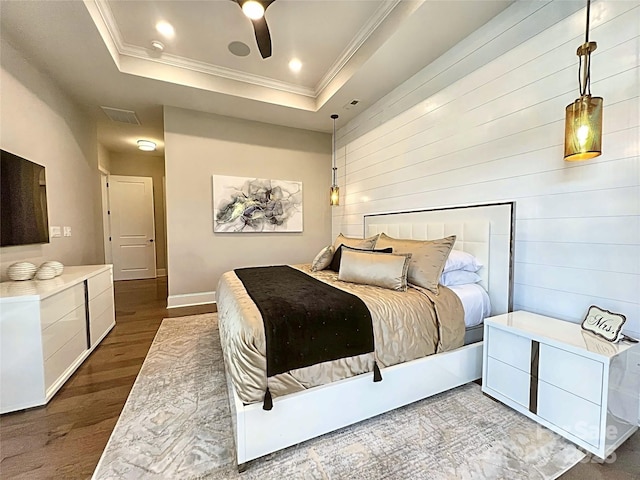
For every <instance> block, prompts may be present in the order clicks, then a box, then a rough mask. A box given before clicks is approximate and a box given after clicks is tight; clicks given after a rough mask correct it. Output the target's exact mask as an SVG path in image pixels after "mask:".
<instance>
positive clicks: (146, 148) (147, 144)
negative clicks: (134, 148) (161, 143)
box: [137, 140, 156, 152]
mask: <svg viewBox="0 0 640 480" xmlns="http://www.w3.org/2000/svg"><path fill="white" fill-rule="evenodd" d="M137 143H138V148H139V149H140V150H142V151H143V152H153V151H154V150H155V149H156V144H155V142H152V141H151V140H138V142H137Z"/></svg>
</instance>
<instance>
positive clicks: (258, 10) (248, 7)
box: [242, 0, 264, 20]
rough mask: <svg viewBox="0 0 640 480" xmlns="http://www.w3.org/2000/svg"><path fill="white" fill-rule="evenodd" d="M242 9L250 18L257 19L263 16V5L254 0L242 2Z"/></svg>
mask: <svg viewBox="0 0 640 480" xmlns="http://www.w3.org/2000/svg"><path fill="white" fill-rule="evenodd" d="M242 11H243V12H244V14H245V15H246V16H247V17H249V18H250V19H251V20H258V19H260V18H262V17H263V16H264V7H263V6H262V4H261V3H260V2H257V1H256V0H247V1H246V2H244V3H243V4H242Z"/></svg>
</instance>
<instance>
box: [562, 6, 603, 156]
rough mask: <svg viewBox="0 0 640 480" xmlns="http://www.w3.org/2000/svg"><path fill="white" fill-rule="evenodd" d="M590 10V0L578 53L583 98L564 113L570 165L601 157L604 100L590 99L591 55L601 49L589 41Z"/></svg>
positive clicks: (567, 154) (568, 107)
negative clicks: (582, 40)
mask: <svg viewBox="0 0 640 480" xmlns="http://www.w3.org/2000/svg"><path fill="white" fill-rule="evenodd" d="M590 9H591V0H587V29H586V34H585V41H584V43H583V44H582V45H580V46H579V47H578V51H577V52H576V54H577V55H578V57H580V67H579V68H578V82H579V86H580V98H578V99H577V100H576V101H575V102H573V103H571V104H569V105H567V108H566V113H565V124H564V159H565V160H566V161H567V162H575V161H580V160H589V159H590V158H594V157H597V156H598V155H601V154H602V97H592V96H591V52H593V51H594V50H595V49H596V48H597V46H598V45H597V44H596V42H590V41H589V13H590Z"/></svg>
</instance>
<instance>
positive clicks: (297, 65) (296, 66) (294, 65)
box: [289, 58, 302, 73]
mask: <svg viewBox="0 0 640 480" xmlns="http://www.w3.org/2000/svg"><path fill="white" fill-rule="evenodd" d="M289 68H290V69H291V71H292V72H296V73H297V72H299V71H300V70H301V69H302V62H301V61H300V60H298V59H297V58H294V59H292V60H291V61H290V62H289Z"/></svg>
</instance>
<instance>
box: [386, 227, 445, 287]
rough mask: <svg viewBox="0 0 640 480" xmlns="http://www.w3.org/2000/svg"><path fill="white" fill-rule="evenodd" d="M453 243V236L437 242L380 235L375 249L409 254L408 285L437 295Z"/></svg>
mask: <svg viewBox="0 0 640 480" xmlns="http://www.w3.org/2000/svg"><path fill="white" fill-rule="evenodd" d="M454 243H456V236H455V235H451V236H449V237H446V238H439V239H437V240H405V239H400V238H393V237H389V236H388V235H386V234H384V233H381V234H380V236H379V237H378V240H377V241H376V248H386V247H392V248H393V251H394V253H411V254H412V256H411V262H410V263H409V274H408V277H407V278H408V280H409V283H413V284H414V285H418V286H419V287H423V288H426V289H428V290H431V291H432V292H433V293H435V294H437V293H438V282H439V280H440V275H442V270H443V269H444V264H445V263H446V261H447V257H448V256H449V252H451V249H452V248H453V244H454Z"/></svg>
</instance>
